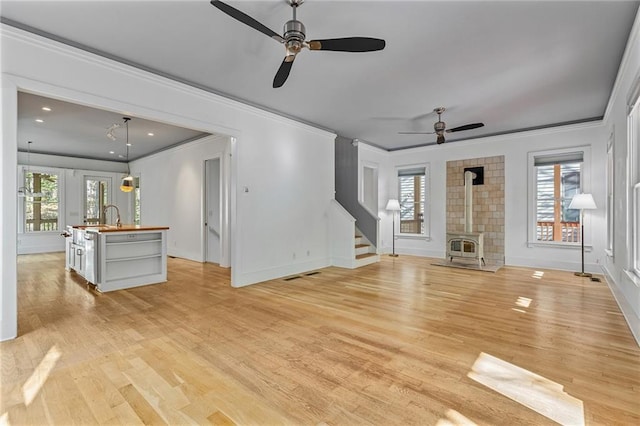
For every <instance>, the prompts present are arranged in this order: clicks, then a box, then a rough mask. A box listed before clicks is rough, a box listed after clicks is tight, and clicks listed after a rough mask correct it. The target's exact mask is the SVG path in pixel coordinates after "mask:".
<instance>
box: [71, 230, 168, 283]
mask: <svg viewBox="0 0 640 426" xmlns="http://www.w3.org/2000/svg"><path fill="white" fill-rule="evenodd" d="M167 229H169V227H167V226H141V225H121V226H116V225H96V226H87V225H76V226H68V227H67V233H66V235H67V239H66V269H67V270H70V271H71V270H73V271H75V272H76V273H78V274H80V275H81V276H82V277H84V278H85V279H86V280H87V281H88V282H89V283H91V284H94V285H95V286H96V288H97V290H99V291H101V292H107V291H114V290H121V289H125V288H131V287H138V286H142V285H148V284H157V283H162V282H166V281H167Z"/></svg>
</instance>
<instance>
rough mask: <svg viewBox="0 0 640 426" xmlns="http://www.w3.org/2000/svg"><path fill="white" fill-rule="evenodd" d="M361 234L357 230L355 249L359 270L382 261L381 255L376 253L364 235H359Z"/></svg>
mask: <svg viewBox="0 0 640 426" xmlns="http://www.w3.org/2000/svg"><path fill="white" fill-rule="evenodd" d="M359 234H360V232H359V231H358V229H357V228H356V235H355V240H354V243H355V248H356V259H355V264H354V267H355V268H359V267H361V266H365V265H370V264H372V263H376V262H379V261H380V255H378V254H377V253H376V248H375V247H374V246H373V245H372V244H371V243H370V242H369V240H367V238H366V237H364V236H363V235H359Z"/></svg>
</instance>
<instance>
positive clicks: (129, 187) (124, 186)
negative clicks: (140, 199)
mask: <svg viewBox="0 0 640 426" xmlns="http://www.w3.org/2000/svg"><path fill="white" fill-rule="evenodd" d="M120 191H122V192H131V191H133V176H131V175H128V176H125V177H123V178H122V183H120Z"/></svg>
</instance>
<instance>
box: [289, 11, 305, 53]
mask: <svg viewBox="0 0 640 426" xmlns="http://www.w3.org/2000/svg"><path fill="white" fill-rule="evenodd" d="M305 31H306V30H305V28H304V25H303V24H302V22H300V21H298V20H295V19H292V20H291V21H287V23H286V24H284V40H285V45H286V46H287V50H288V51H290V52H292V53H294V54H295V53H298V52H300V50H301V49H302V48H303V47H304V40H305V37H306V35H305Z"/></svg>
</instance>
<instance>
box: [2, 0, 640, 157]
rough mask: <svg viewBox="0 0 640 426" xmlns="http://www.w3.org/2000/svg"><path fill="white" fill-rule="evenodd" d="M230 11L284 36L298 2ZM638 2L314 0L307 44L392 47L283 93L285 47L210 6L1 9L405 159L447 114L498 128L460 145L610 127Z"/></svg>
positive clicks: (318, 55) (302, 65) (85, 44)
mask: <svg viewBox="0 0 640 426" xmlns="http://www.w3.org/2000/svg"><path fill="white" fill-rule="evenodd" d="M228 3H229V4H230V5H232V6H233V7H235V8H237V9H239V10H242V11H243V12H245V13H247V14H248V15H250V16H252V17H253V18H255V19H257V20H258V21H260V22H262V23H263V24H264V25H266V26H267V27H269V28H271V29H272V30H274V31H276V32H278V33H281V29H282V25H283V24H284V22H285V21H287V20H289V19H291V8H290V7H289V6H288V4H287V3H286V1H285V0H278V1H268V0H263V1H229V2H228ZM638 4H639V2H637V1H635V2H630V1H615V2H611V1H566V2H560V1H466V2H465V1H391V0H389V1H329V0H307V1H306V2H305V3H304V4H303V5H302V6H301V7H300V8H299V9H298V19H299V20H300V21H302V22H303V23H304V25H305V26H306V29H307V35H308V36H307V39H319V38H333V37H348V36H369V37H378V38H383V39H385V40H386V48H385V49H384V50H382V51H379V52H370V53H342V52H321V51H320V52H318V51H309V50H305V51H303V52H301V53H300V54H299V55H298V57H297V59H296V61H295V64H294V65H293V69H292V71H291V75H290V77H289V79H288V80H287V82H286V83H285V85H284V86H283V87H281V88H279V89H273V88H272V80H273V77H274V75H275V72H276V70H277V69H278V67H279V66H280V63H281V62H282V60H283V57H284V55H285V51H284V47H283V46H282V45H281V44H279V43H277V42H275V41H274V40H272V39H270V38H269V37H267V36H265V35H264V34H262V33H260V32H258V31H256V30H254V29H252V28H249V27H247V26H245V25H243V24H241V23H239V22H238V21H236V20H234V19H232V18H230V17H229V16H227V15H225V14H224V13H222V12H221V11H219V10H218V9H216V8H214V7H212V6H211V5H210V4H209V2H208V1H206V0H199V1H153V2H152V1H127V2H117V1H116V2H114V1H89V0H85V1H42V2H40V1H7V0H2V9H1V12H0V13H1V15H2V20H3V22H4V23H6V24H9V25H14V26H17V27H21V28H25V29H29V30H30V31H34V32H36V33H40V34H43V35H46V36H48V37H51V38H54V39H57V40H60V41H63V42H66V43H68V44H71V45H75V46H78V47H81V48H84V49H86V50H89V51H93V52H96V53H99V54H101V55H104V56H107V57H111V58H114V59H117V60H119V61H122V62H125V63H129V64H133V65H135V66H138V67H140V68H143V69H147V70H151V71H153V72H155V73H158V74H161V75H165V76H168V77H170V78H173V79H175V80H179V81H183V82H186V83H188V84H191V85H193V86H196V87H200V88H203V89H205V90H209V91H212V92H215V93H219V94H223V95H225V96H228V97H231V98H234V99H238V100H241V101H244V102H246V103H249V104H252V105H256V106H259V107H261V108H264V109H267V110H270V111H275V112H278V113H281V114H283V115H286V116H289V117H292V118H295V119H297V120H300V121H303V122H307V123H311V124H314V125H316V126H318V127H322V128H325V129H328V130H332V131H334V132H336V133H337V134H339V135H341V136H345V137H348V138H358V139H360V140H363V141H366V142H368V143H370V144H373V145H376V146H379V147H381V148H384V149H387V150H396V149H402V148H407V147H412V146H421V145H429V144H433V143H435V135H399V134H398V132H400V131H409V132H410V131H420V132H428V131H432V129H433V124H434V122H435V121H436V120H437V116H436V115H435V114H434V113H433V109H434V108H436V107H439V106H444V107H446V108H447V111H446V112H445V113H444V114H443V117H442V118H443V121H445V122H446V123H447V127H448V128H452V127H457V126H460V125H464V124H467V123H474V122H483V123H484V124H485V126H484V127H481V128H478V129H474V130H468V131H464V132H456V133H451V134H448V135H447V143H451V142H454V141H455V140H460V139H468V138H476V137H482V136H487V135H494V134H502V133H511V132H517V131H522V130H527V129H534V128H542V127H550V126H556V125H559V124H563V123H573V122H582V121H590V120H597V119H599V118H601V117H602V116H603V115H604V112H605V108H606V105H607V101H608V98H609V95H610V93H611V89H612V87H613V84H614V80H615V77H616V73H617V70H618V67H619V65H620V61H621V58H622V54H623V52H624V48H625V44H626V41H627V38H628V36H629V33H630V30H631V26H632V24H633V21H634V18H635V15H636V13H637V10H638ZM124 5H126V7H123V6H124ZM19 113H20V114H21V120H20V121H21V124H22V122H23V120H22V110H21V111H20V112H19ZM118 118H120V119H121V117H120V116H119V115H117V114H115V115H113V118H112V119H110V120H107V121H106V122H103V123H102V124H101V126H102V127H99V128H98V129H97V130H96V131H97V132H98V133H104V131H105V127H108V126H109V125H110V124H112V123H113V122H114V121H117V119H118ZM69 124H70V125H69V126H67V129H76V128H77V127H78V126H75V125H71V123H69ZM24 125H25V127H26V128H30V130H29V131H34V132H35V126H34V124H32V123H31V122H29V120H28V119H25V120H24ZM134 126H135V122H132V125H131V129H132V130H133V128H134ZM25 132H26V130H25ZM25 134H26V133H25ZM98 136H101V135H98ZM141 139H144V138H143V137H141ZM83 140H84V139H83ZM136 140H138V136H137V135H136ZM102 142H104V140H103V141H102ZM134 142H135V141H134ZM175 142H177V141H175ZM175 142H174V143H175ZM78 143H80V142H78ZM33 145H35V143H34V144H33ZM33 148H34V149H35V148H36V147H35V146H34V147H33ZM51 149H52V150H55V149H57V147H54V146H51ZM96 155H97V154H96Z"/></svg>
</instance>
